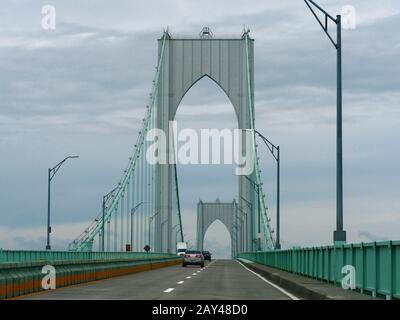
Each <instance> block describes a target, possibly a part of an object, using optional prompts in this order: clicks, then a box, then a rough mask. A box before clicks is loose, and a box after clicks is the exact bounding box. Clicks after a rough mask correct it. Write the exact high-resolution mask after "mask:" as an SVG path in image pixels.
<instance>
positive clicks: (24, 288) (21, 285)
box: [0, 255, 181, 299]
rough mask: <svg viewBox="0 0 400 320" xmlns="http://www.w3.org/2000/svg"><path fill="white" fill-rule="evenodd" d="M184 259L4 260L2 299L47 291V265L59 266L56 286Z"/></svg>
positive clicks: (0, 278)
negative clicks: (44, 283)
mask: <svg viewBox="0 0 400 320" xmlns="http://www.w3.org/2000/svg"><path fill="white" fill-rule="evenodd" d="M180 263H181V258H179V257H177V256H175V255H165V256H164V257H161V256H157V258H155V259H148V258H142V257H141V258H129V259H111V260H105V259H101V260H80V261H68V260H65V261H63V260H61V261H51V260H50V261H45V260H43V261H34V262H17V263H0V299H8V298H13V297H18V296H21V295H25V294H29V293H33V292H39V291H43V290H44V289H43V288H42V279H43V277H44V276H45V275H46V274H43V273H42V268H43V266H45V265H51V266H53V267H54V268H55V270H56V288H61V287H65V286H71V285H75V284H80V283H85V282H90V281H95V280H101V279H106V278H111V277H117V276H122V275H126V274H131V273H135V272H142V271H147V270H153V269H158V268H163V267H168V266H172V265H176V264H180Z"/></svg>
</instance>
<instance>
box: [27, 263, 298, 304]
mask: <svg viewBox="0 0 400 320" xmlns="http://www.w3.org/2000/svg"><path fill="white" fill-rule="evenodd" d="M21 298H22V299H47V300H48V299H61V300H65V299H68V300H76V299H79V300H85V299H91V300H99V299H129V300H130V299H134V300H140V299H149V300H159V299H161V300H162V299H172V300H173V299H178V300H202V299H207V300H209V299H221V300H224V299H229V300H235V299H273V300H275V299H278V300H282V299H285V300H287V299H296V297H294V296H292V295H291V294H290V293H287V292H286V291H285V290H283V289H281V288H279V287H277V286H276V285H274V284H272V283H270V282H269V281H268V280H266V279H264V278H263V277H261V276H260V275H257V274H255V273H254V272H253V271H251V270H249V269H247V268H246V267H245V266H244V265H242V264H241V263H240V262H239V261H236V260H213V261H212V262H211V263H206V265H205V267H204V268H200V267H198V266H187V267H186V268H183V267H182V266H181V265H175V266H171V267H167V268H161V269H156V270H151V271H144V272H138V273H134V274H130V275H125V276H121V277H114V278H110V279H106V280H100V281H95V282H89V283H85V284H79V285H75V286H71V287H66V288H59V289H55V290H50V291H45V292H39V293H35V294H31V295H28V296H24V297H21Z"/></svg>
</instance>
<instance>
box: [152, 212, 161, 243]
mask: <svg viewBox="0 0 400 320" xmlns="http://www.w3.org/2000/svg"><path fill="white" fill-rule="evenodd" d="M160 212H161V211H157V212H156V213H155V214H153V215H152V216H151V217H150V218H149V246H150V232H151V222H152V221H153V219H154V217H155V216H157V215H158V214H159V213H160Z"/></svg>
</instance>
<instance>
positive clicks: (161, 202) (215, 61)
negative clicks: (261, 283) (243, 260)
mask: <svg viewBox="0 0 400 320" xmlns="http://www.w3.org/2000/svg"><path fill="white" fill-rule="evenodd" d="M158 47H159V56H160V55H161V54H162V48H163V39H159V40H158ZM163 54H164V59H163V60H162V64H161V65H160V79H159V86H158V91H157V96H156V100H155V101H156V108H155V119H156V126H157V128H159V129H162V130H164V132H166V133H167V132H168V129H169V121H173V120H174V118H175V115H176V112H177V109H178V107H179V104H180V102H181V100H182V98H183V97H184V96H185V94H186V93H187V92H188V91H189V90H190V88H191V87H192V86H193V85H194V84H195V83H196V82H197V81H199V80H200V79H201V78H203V77H209V78H210V79H212V80H213V81H215V82H216V83H217V84H218V85H219V86H220V88H221V89H222V90H223V91H224V92H225V94H226V95H227V96H228V98H229V100H230V101H231V103H232V105H233V108H234V112H235V114H236V118H237V121H238V128H239V129H253V128H254V110H253V108H254V104H253V101H254V40H253V39H250V37H249V34H248V31H244V32H243V34H242V36H240V37H236V38H234V37H233V38H216V37H214V35H213V34H212V32H211V30H210V29H209V28H205V29H203V31H202V32H201V33H200V36H199V37H193V38H186V37H185V38H174V37H172V36H171V35H170V34H167V38H166V42H165V47H164V52H163ZM166 136H167V137H166V138H167V141H166V146H167V150H166V153H167V155H169V154H172V153H174V150H173V149H174V146H173V141H171V140H173V139H171V137H170V136H169V135H166ZM245 143H246V140H245V139H243V141H242V144H243V146H245ZM244 150H245V149H244ZM255 152H256V151H255V149H254V153H255ZM167 158H168V159H167V160H168V161H169V160H170V157H167ZM172 159H173V157H172ZM175 174H176V171H175V168H174V164H173V163H171V161H169V162H168V163H167V164H157V166H156V212H157V213H158V214H157V215H156V216H155V248H154V249H155V251H158V252H174V251H175V248H174V247H173V244H174V235H173V231H172V229H173V222H172V217H173V212H172V208H173V201H174V200H173V199H174V192H173V183H174V181H176V180H174V179H175V177H174V175H175ZM255 181H256V174H255V172H253V173H251V174H249V175H247V176H238V184H239V197H238V208H239V209H240V212H241V217H240V218H241V219H242V220H243V221H244V222H243V223H244V226H245V228H244V231H243V238H244V241H243V243H244V244H243V247H242V248H241V251H255V250H256V245H257V237H260V235H259V234H258V232H257V223H259V222H257V218H256V216H257V214H256V212H257V211H259V208H258V206H259V205H260V204H259V203H260V201H259V195H257V192H258V191H257V189H256V188H255Z"/></svg>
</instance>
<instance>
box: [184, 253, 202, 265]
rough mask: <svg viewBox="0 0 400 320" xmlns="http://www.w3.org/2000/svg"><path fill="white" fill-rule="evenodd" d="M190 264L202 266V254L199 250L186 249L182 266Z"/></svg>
mask: <svg viewBox="0 0 400 320" xmlns="http://www.w3.org/2000/svg"><path fill="white" fill-rule="evenodd" d="M190 264H193V265H199V266H201V267H202V268H204V256H203V254H202V253H201V251H186V253H185V254H184V256H183V259H182V267H186V266H187V265H190Z"/></svg>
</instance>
